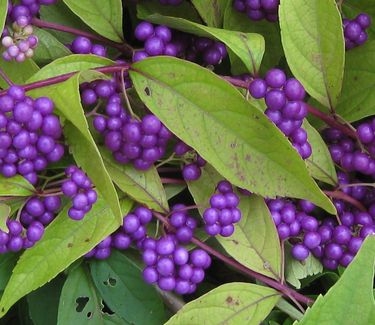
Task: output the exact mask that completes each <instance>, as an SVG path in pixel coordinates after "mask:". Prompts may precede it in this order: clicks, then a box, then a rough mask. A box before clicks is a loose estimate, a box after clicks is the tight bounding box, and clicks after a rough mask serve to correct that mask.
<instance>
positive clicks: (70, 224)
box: [0, 197, 132, 316]
mask: <svg viewBox="0 0 375 325" xmlns="http://www.w3.org/2000/svg"><path fill="white" fill-rule="evenodd" d="M131 204H132V203H131V202H130V201H128V207H129V209H130V206H131ZM68 208H69V205H68V206H66V207H65V208H64V209H63V210H62V211H61V212H60V214H59V215H58V216H57V218H56V219H55V220H54V221H53V222H52V223H51V224H50V225H49V226H48V227H47V228H46V231H45V234H44V236H43V238H42V239H41V240H40V241H39V242H37V243H36V244H35V246H34V247H32V248H31V249H28V250H26V251H25V252H24V253H23V254H22V256H21V257H20V259H19V261H18V263H17V265H16V267H15V268H14V270H13V273H12V276H11V278H10V280H9V282H8V285H7V287H6V288H5V291H4V294H3V296H2V297H1V300H0V316H3V315H4V314H5V313H6V312H7V311H8V310H9V308H10V307H11V306H12V305H13V304H14V303H15V302H17V301H18V300H19V299H20V298H22V297H23V296H25V295H26V294H28V293H29V292H31V291H33V290H35V289H37V288H39V287H40V286H42V285H43V284H45V283H47V282H48V281H50V280H51V279H53V278H54V277H55V276H56V275H57V274H59V273H60V272H61V271H63V270H65V269H66V268H67V267H68V266H69V265H70V264H71V263H73V262H74V261H75V260H77V259H78V258H79V257H81V256H82V255H84V254H85V253H87V252H88V251H89V250H90V249H92V248H93V247H94V246H95V245H96V244H98V243H99V242H100V241H101V240H102V239H103V238H105V237H106V236H108V235H109V234H111V233H112V232H114V231H115V230H116V229H117V228H118V226H119V223H118V218H117V217H116V216H115V215H114V214H113V212H112V210H111V209H110V207H109V206H108V204H107V203H106V202H105V201H104V200H103V198H101V197H99V198H98V201H97V202H96V203H95V204H94V205H93V207H92V209H91V210H90V211H89V212H88V213H87V214H86V216H85V218H84V219H83V220H81V221H74V220H72V219H70V218H69V217H68V215H67V211H68ZM129 209H128V211H129Z"/></svg>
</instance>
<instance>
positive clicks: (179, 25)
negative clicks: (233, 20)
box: [139, 13, 264, 74]
mask: <svg viewBox="0 0 375 325" xmlns="http://www.w3.org/2000/svg"><path fill="white" fill-rule="evenodd" d="M139 16H140V17H141V18H143V19H147V20H149V21H151V22H153V23H157V24H164V25H167V26H169V27H172V28H174V29H177V30H180V31H183V32H186V33H191V34H194V35H198V36H204V37H209V38H214V39H217V40H219V41H221V42H223V43H224V44H225V45H226V46H227V48H228V49H229V51H232V52H233V53H234V54H235V55H236V56H237V57H238V58H239V59H240V60H241V61H242V63H243V64H244V65H245V66H246V68H247V71H248V72H250V73H252V74H256V72H257V71H258V69H259V66H260V62H261V61H262V57H263V54H264V39H263V36H261V35H259V34H251V33H243V32H238V31H231V30H225V29H219V28H214V27H207V26H205V25H201V24H197V23H194V22H191V21H188V20H186V19H183V18H175V17H165V16H161V15H159V14H152V15H150V16H143V15H142V13H139Z"/></svg>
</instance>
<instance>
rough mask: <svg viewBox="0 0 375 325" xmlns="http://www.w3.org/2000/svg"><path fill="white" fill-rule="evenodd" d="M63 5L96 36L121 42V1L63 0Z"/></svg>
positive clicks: (122, 37)
mask: <svg viewBox="0 0 375 325" xmlns="http://www.w3.org/2000/svg"><path fill="white" fill-rule="evenodd" d="M64 2H65V4H66V5H67V6H68V7H69V8H70V10H72V11H73V12H74V13H75V14H76V15H77V16H78V17H79V18H81V19H82V20H83V21H84V22H85V23H86V24H87V25H88V26H90V27H91V28H92V29H93V30H94V31H96V32H97V33H98V34H100V35H102V36H104V37H106V38H109V39H110V40H112V41H115V42H122V41H123V39H124V36H123V34H122V3H121V0H107V1H101V0H80V1H76V0H64Z"/></svg>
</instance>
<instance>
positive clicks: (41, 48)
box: [33, 27, 71, 64]
mask: <svg viewBox="0 0 375 325" xmlns="http://www.w3.org/2000/svg"><path fill="white" fill-rule="evenodd" d="M34 34H35V35H36V36H37V37H38V39H39V42H38V46H37V48H36V49H35V53H34V56H33V59H34V60H35V61H36V62H37V63H41V64H45V63H48V62H50V61H53V60H55V59H57V58H60V57H63V56H67V55H69V54H71V52H70V50H69V49H68V48H67V47H66V46H64V45H63V44H62V43H60V42H59V41H58V40H57V39H56V38H55V37H54V36H53V35H52V34H50V33H49V32H47V31H46V30H44V29H41V28H36V27H34Z"/></svg>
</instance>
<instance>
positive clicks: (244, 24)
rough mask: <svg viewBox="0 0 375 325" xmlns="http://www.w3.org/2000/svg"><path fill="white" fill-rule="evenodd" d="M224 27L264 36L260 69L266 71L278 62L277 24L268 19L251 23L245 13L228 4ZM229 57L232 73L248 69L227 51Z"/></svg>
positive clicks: (279, 50) (279, 52) (281, 51)
mask: <svg viewBox="0 0 375 325" xmlns="http://www.w3.org/2000/svg"><path fill="white" fill-rule="evenodd" d="M224 28H225V29H229V30H238V31H241V32H244V33H245V32H246V33H257V34H261V35H262V36H263V37H264V41H265V52H264V56H263V59H262V64H261V71H262V72H266V71H268V70H269V69H271V68H273V67H275V66H276V65H278V64H279V61H280V58H281V57H282V56H283V48H282V45H281V38H280V28H279V25H278V24H270V23H269V22H268V21H257V22H256V23H255V24H254V23H251V22H250V20H249V18H248V17H247V15H246V14H245V13H240V12H238V11H237V10H235V9H234V8H233V5H232V4H229V5H228V7H227V9H226V11H225V15H224ZM229 55H230V58H231V63H232V64H231V71H232V73H233V74H241V73H246V72H248V70H247V69H246V67H245V66H244V64H243V63H241V62H240V61H239V60H238V59H237V58H236V57H235V56H233V55H231V53H229Z"/></svg>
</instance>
